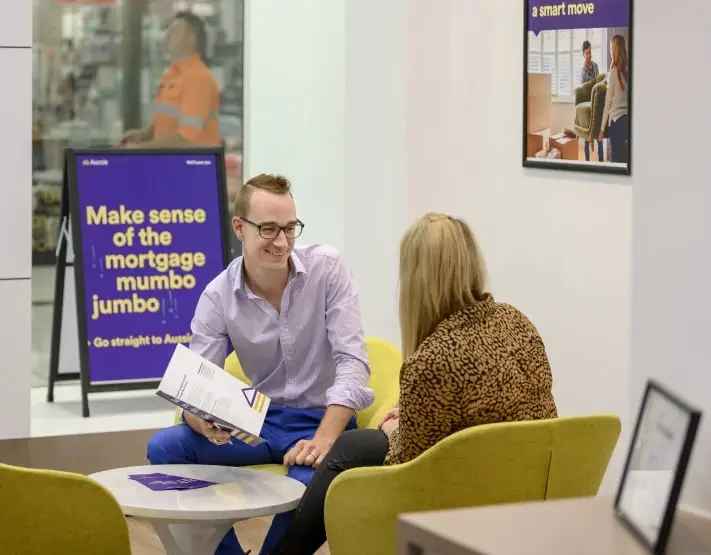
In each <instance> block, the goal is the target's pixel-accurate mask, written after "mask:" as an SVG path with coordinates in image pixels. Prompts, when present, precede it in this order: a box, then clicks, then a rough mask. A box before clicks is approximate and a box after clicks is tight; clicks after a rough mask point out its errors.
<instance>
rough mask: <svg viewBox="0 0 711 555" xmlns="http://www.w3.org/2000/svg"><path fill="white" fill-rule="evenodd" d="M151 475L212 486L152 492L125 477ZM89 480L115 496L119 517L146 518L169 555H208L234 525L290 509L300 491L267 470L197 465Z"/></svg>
mask: <svg viewBox="0 0 711 555" xmlns="http://www.w3.org/2000/svg"><path fill="white" fill-rule="evenodd" d="M155 472H161V473H163V474H172V475H176V476H184V477H187V478H196V479H198V480H208V481H210V482H217V484H216V485H212V486H208V487H204V488H200V489H192V490H166V491H153V490H151V489H150V488H148V487H147V486H144V485H143V484H141V483H140V482H137V481H135V480H132V479H130V478H129V475H130V474H152V473H155ZM90 477H91V478H92V479H94V480H96V481H97V482H99V483H100V484H101V485H102V486H104V487H105V488H106V489H108V490H109V491H110V492H111V493H112V494H113V495H114V497H116V500H117V501H118V502H119V505H121V508H122V509H123V512H124V514H125V515H130V516H136V517H141V518H144V519H147V520H149V521H150V522H151V523H152V524H153V526H154V527H155V529H156V532H157V533H158V536H159V537H160V540H161V542H163V547H165V550H166V552H167V553H168V554H169V555H173V554H175V555H187V554H194V555H202V554H204V555H213V554H214V553H215V549H216V548H217V546H218V545H219V543H220V541H221V540H222V538H223V537H224V536H225V534H226V533H227V532H228V530H229V529H230V528H231V527H232V525H233V524H234V523H235V522H236V521H238V520H243V519H246V518H252V517H256V516H265V515H272V514H276V513H283V512H286V511H289V510H291V509H294V508H296V506H297V505H298V503H299V500H300V499H301V496H302V495H303V493H304V490H305V489H306V488H305V486H304V485H303V484H302V483H301V482H298V481H296V480H294V479H292V478H288V477H286V476H278V475H276V474H272V473H270V472H265V471H259V470H251V469H249V468H244V467H232V466H211V465H200V464H162V465H153V466H150V465H149V466H129V467H126V468H114V469H112V470H105V471H103V472H97V473H95V474H91V475H90Z"/></svg>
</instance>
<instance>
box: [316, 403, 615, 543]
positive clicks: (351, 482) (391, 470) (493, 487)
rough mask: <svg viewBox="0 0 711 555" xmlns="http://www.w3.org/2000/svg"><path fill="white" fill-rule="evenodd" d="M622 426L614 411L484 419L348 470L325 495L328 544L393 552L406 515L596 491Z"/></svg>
mask: <svg viewBox="0 0 711 555" xmlns="http://www.w3.org/2000/svg"><path fill="white" fill-rule="evenodd" d="M619 432H620V421H619V418H617V417H616V416H612V415H602V416H587V417H571V418H554V419H549V420H532V421H525V422H505V423H496V424H485V425H481V426H474V427H471V428H467V429H465V430H461V431H459V432H457V433H455V434H453V435H451V436H449V437H447V438H445V439H443V440H442V441H440V442H439V443H437V444H436V445H434V446H433V447H431V448H430V449H428V450H427V451H425V452H424V453H422V454H421V455H420V456H419V457H417V458H415V459H414V460H412V461H409V462H407V463H404V464H400V465H392V466H382V467H368V468H356V469H353V470H348V471H346V472H344V473H342V474H341V475H339V476H338V477H337V478H336V479H335V480H334V481H333V483H332V484H331V486H330V488H329V490H328V493H327V496H326V505H325V520H326V531H327V536H328V544H329V549H330V551H331V553H332V555H351V554H353V555H356V554H360V553H395V552H396V542H395V529H396V520H397V515H399V514H401V513H406V512H412V511H428V510H439V509H448V508H456V507H470V506H476V505H489V504H494V503H513V502H519V501H536V500H545V499H557V498H564V497H579V496H589V495H595V494H596V493H597V490H598V488H599V486H600V482H601V481H602V478H603V476H604V474H605V469H606V468H607V464H608V462H609V459H610V456H611V455H612V451H613V449H614V447H615V444H616V443H617V438H618V435H619Z"/></svg>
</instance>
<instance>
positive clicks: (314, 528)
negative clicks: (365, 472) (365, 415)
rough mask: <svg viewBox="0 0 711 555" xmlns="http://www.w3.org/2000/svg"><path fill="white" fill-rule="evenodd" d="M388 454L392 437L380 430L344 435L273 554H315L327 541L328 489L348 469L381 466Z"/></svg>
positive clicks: (309, 487)
mask: <svg viewBox="0 0 711 555" xmlns="http://www.w3.org/2000/svg"><path fill="white" fill-rule="evenodd" d="M387 452H388V438H387V436H386V435H385V434H384V433H383V432H381V431H380V430H370V429H363V430H350V431H347V432H344V433H343V434H341V437H339V438H338V439H337V440H336V442H335V443H334V444H333V447H332V448H331V450H330V451H329V452H328V455H326V457H325V458H324V459H323V461H322V462H321V465H320V466H319V467H318V469H317V470H316V473H315V474H314V477H313V478H312V480H311V483H310V484H309V486H308V487H307V488H306V492H305V493H304V496H303V497H302V498H301V502H300V503H299V506H298V507H297V508H296V511H295V512H294V518H293V519H292V521H291V524H290V525H289V528H288V530H287V532H286V534H285V536H284V537H283V539H282V540H281V541H280V542H279V544H278V545H277V547H276V549H275V550H274V551H273V552H272V555H307V554H308V555H311V554H312V553H313V552H314V551H316V550H317V549H318V548H319V547H321V545H322V544H323V542H325V541H326V527H325V524H324V520H323V505H324V502H325V500H326V492H327V491H328V486H330V485H331V482H332V481H333V479H334V478H335V477H336V476H338V475H339V474H340V473H341V472H343V471H344V470H348V469H350V468H357V467H360V466H380V465H381V464H383V461H384V460H385V455H387ZM346 524H347V523H344V525H346Z"/></svg>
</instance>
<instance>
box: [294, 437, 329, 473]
mask: <svg viewBox="0 0 711 555" xmlns="http://www.w3.org/2000/svg"><path fill="white" fill-rule="evenodd" d="M335 440H336V439H335V438H334V439H330V438H324V437H314V438H313V439H302V440H300V441H297V442H296V445H294V446H293V447H292V448H291V449H289V451H288V452H287V453H286V455H284V464H286V465H288V466H293V465H305V466H313V467H314V468H317V467H318V465H320V464H321V461H323V458H324V457H325V456H326V455H328V452H329V451H330V450H331V446H332V445H333V443H334V442H335Z"/></svg>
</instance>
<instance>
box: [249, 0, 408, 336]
mask: <svg viewBox="0 0 711 555" xmlns="http://www.w3.org/2000/svg"><path fill="white" fill-rule="evenodd" d="M405 5H406V1H405V0H397V1H393V2H388V3H385V4H383V3H382V2H375V1H374V0H367V1H365V0H364V1H359V2H344V1H343V0H338V1H336V0H320V1H319V0H312V1H309V2H294V3H287V2H279V1H276V0H274V1H266V0H259V2H247V3H246V11H245V20H246V37H247V40H246V56H245V60H246V61H245V65H246V67H245V73H246V77H245V112H246V117H247V120H246V126H245V175H246V176H252V175H255V174H256V173H259V172H261V171H266V172H281V173H283V174H285V175H286V176H288V177H289V178H290V179H291V180H292V182H293V184H294V192H295V197H296V200H297V205H298V211H299V216H300V217H301V218H302V219H303V220H304V221H305V222H306V228H305V231H304V236H303V239H302V240H301V242H302V243H307V242H322V243H330V244H332V245H334V246H336V247H337V248H339V249H341V250H342V251H343V252H344V254H345V256H346V259H347V264H348V266H349V267H350V269H351V270H352V271H353V274H354V275H355V278H356V282H357V284H358V286H359V290H360V297H361V307H362V311H363V319H364V323H365V331H366V334H368V335H377V336H381V337H385V338H387V339H389V340H391V341H393V342H395V343H396V344H399V326H398V324H397V315H396V291H397V288H396V281H397V276H396V273H397V250H398V240H399V237H400V235H401V234H402V230H403V227H404V215H405V213H406V199H407V194H406V179H405V177H404V172H405V169H406V168H405V141H404V137H405V118H404V115H405V114H404V110H405V105H404V102H403V99H404V98H405V96H406V91H405V86H406V83H405V80H404V72H405V46H406V42H405V41H406V35H405V28H406V21H405V19H404V18H403V17H402V14H403V12H404V11H405ZM376 13H377V14H378V16H377V17H374V14H376Z"/></svg>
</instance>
